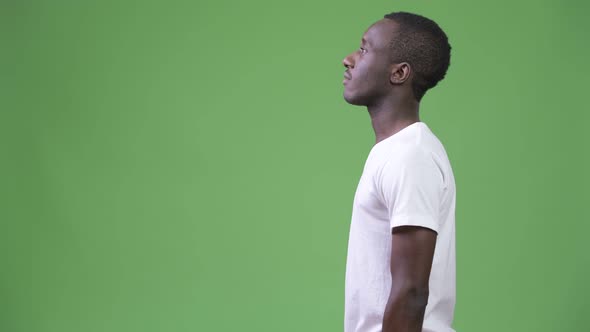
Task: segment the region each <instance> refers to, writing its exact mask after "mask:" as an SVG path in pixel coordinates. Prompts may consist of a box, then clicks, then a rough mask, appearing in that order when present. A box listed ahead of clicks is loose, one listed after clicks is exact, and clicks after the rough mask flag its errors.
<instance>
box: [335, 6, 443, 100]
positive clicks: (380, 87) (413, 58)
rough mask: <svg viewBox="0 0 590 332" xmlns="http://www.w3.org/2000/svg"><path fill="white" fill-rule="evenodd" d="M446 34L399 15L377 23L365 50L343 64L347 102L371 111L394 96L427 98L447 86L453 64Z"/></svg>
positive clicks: (428, 23)
mask: <svg viewBox="0 0 590 332" xmlns="http://www.w3.org/2000/svg"><path fill="white" fill-rule="evenodd" d="M450 57H451V46H450V45H449V42H448V39H447V36H446V34H445V33H444V32H443V31H442V29H441V28H440V27H439V26H438V25H437V24H436V23H435V22H433V21H432V20H429V19H427V18H425V17H423V16H420V15H416V14H411V13H405V12H395V13H391V14H387V15H385V17H384V18H383V19H382V20H380V21H377V22H376V23H374V24H373V25H371V26H370V27H369V29H367V31H366V32H365V34H364V35H363V38H362V40H361V47H360V48H359V49H358V50H357V51H355V52H353V53H351V54H349V55H348V56H347V57H346V58H344V60H343V64H344V66H345V67H346V68H347V70H346V73H345V75H344V76H345V80H344V84H345V90H344V99H345V100H346V101H347V102H349V103H351V104H353V105H364V106H371V105H374V104H377V103H379V102H380V101H382V100H383V99H385V98H388V97H391V96H396V95H397V96H403V95H409V96H412V97H413V98H414V99H415V100H416V101H418V102H419V101H420V100H421V99H422V97H423V96H424V93H426V91H427V90H428V89H430V88H432V87H434V86H435V85H436V84H437V83H438V82H439V81H440V80H442V79H443V78H444V76H445V74H446V72H447V69H448V67H449V64H450Z"/></svg>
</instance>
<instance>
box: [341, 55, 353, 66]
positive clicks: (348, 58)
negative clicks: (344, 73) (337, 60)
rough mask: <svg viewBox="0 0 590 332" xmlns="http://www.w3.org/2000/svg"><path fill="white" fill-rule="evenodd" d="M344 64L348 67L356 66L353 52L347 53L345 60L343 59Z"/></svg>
mask: <svg viewBox="0 0 590 332" xmlns="http://www.w3.org/2000/svg"><path fill="white" fill-rule="evenodd" d="M342 64H343V65H344V67H346V68H351V67H354V59H353V58H352V54H349V55H347V56H346V57H345V58H344V60H342Z"/></svg>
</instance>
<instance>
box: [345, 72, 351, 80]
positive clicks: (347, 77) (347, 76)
mask: <svg viewBox="0 0 590 332" xmlns="http://www.w3.org/2000/svg"><path fill="white" fill-rule="evenodd" d="M344 78H345V79H347V80H350V79H351V78H352V76H350V73H349V72H347V71H346V72H344Z"/></svg>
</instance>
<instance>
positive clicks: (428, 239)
mask: <svg viewBox="0 0 590 332" xmlns="http://www.w3.org/2000/svg"><path fill="white" fill-rule="evenodd" d="M450 51H451V47H450V45H449V43H448V40H447V36H446V35H445V33H444V32H443V31H442V30H441V29H440V27H439V26H438V25H437V24H436V23H435V22H433V21H431V20H429V19H427V18H425V17H422V16H419V15H415V14H411V13H405V12H396V13H391V14H388V15H385V17H384V19H382V20H380V21H378V22H376V23H375V24H373V25H372V26H371V27H369V29H368V30H367V31H366V32H365V34H364V35H363V38H362V41H361V47H360V48H359V49H358V50H357V51H355V52H354V53H352V54H350V55H348V56H347V57H346V58H345V59H344V61H343V63H344V66H345V67H346V71H345V74H344V77H345V79H344V99H345V100H346V101H347V102H348V103H350V104H353V105H362V106H366V107H367V109H368V111H369V115H370V117H371V121H372V125H373V129H374V130H375V136H376V143H375V145H374V146H373V147H372V149H371V151H370V152H369V155H368V157H367V161H366V163H365V165H364V169H363V173H362V176H361V178H360V181H359V184H358V187H357V190H356V193H355V196H354V206H353V211H352V221H351V226H350V238H349V242H348V256H347V262H346V289H345V319H344V325H345V326H344V331H345V332H377V331H383V332H410V331H411V332H418V331H425V332H452V331H454V330H453V328H452V327H451V325H452V321H453V314H454V306H455V179H454V176H453V171H452V169H451V165H450V163H449V160H448V157H447V154H446V152H445V149H444V147H443V145H442V144H441V143H440V141H439V140H438V139H437V137H436V136H435V135H434V134H433V133H432V132H431V130H430V128H429V127H428V126H427V125H426V124H425V123H424V122H421V121H420V119H419V116H418V109H419V105H420V100H421V99H422V97H423V95H424V93H425V92H426V91H427V90H428V89H430V88H432V87H434V86H435V85H436V84H437V83H438V82H439V81H440V80H442V79H443V78H444V76H445V74H446V71H447V68H448V67H449V63H450Z"/></svg>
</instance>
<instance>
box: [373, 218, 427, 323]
mask: <svg viewBox="0 0 590 332" xmlns="http://www.w3.org/2000/svg"><path fill="white" fill-rule="evenodd" d="M436 236H437V233H436V232H435V231H433V230H431V229H428V228H425V227H417V226H401V227H395V228H393V230H392V247H391V262H390V264H391V268H390V269H391V283H392V286H391V292H390V294H389V299H388V301H387V306H386V307H385V313H384V315H383V329H382V331H383V332H421V331H422V322H423V320H424V310H425V309H426V304H427V303H428V280H429V277H430V269H431V267H432V259H433V256H434V247H435V244H436Z"/></svg>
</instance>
